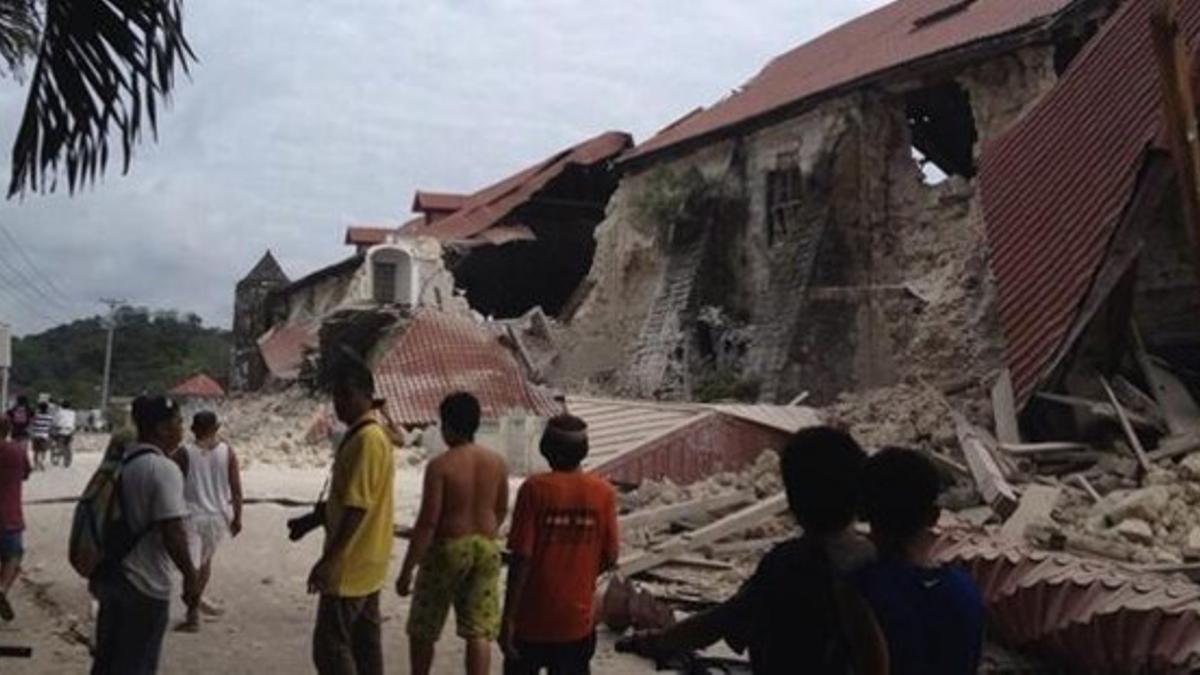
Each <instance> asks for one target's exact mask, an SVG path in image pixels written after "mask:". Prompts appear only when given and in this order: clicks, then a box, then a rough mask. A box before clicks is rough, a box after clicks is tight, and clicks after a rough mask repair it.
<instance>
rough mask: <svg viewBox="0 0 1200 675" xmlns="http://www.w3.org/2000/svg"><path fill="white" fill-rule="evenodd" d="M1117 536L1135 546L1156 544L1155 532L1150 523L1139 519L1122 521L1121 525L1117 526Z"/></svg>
mask: <svg viewBox="0 0 1200 675" xmlns="http://www.w3.org/2000/svg"><path fill="white" fill-rule="evenodd" d="M1117 534H1119V535H1120V536H1122V537H1124V538H1125V539H1127V540H1129V541H1131V542H1133V543H1135V544H1143V545H1146V546H1148V545H1150V544H1152V543H1154V530H1153V529H1151V527H1150V523H1147V522H1146V521H1144V520H1141V519H1139V518H1129V519H1127V520H1122V521H1121V524H1120V525H1117Z"/></svg>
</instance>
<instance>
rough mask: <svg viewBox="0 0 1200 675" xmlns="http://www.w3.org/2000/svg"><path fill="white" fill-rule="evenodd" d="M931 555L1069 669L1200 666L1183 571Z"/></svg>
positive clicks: (1023, 553)
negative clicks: (968, 577) (959, 570)
mask: <svg viewBox="0 0 1200 675" xmlns="http://www.w3.org/2000/svg"><path fill="white" fill-rule="evenodd" d="M1134 1H1137V0H1134ZM932 555H933V557H934V558H935V559H936V560H938V561H940V562H950V563H961V564H963V565H965V566H966V567H967V568H968V570H969V571H970V572H971V574H972V576H974V577H975V581H976V582H977V583H978V584H979V590H980V591H981V592H982V593H983V597H984V601H985V602H986V604H987V611H988V626H989V629H990V630H991V631H994V632H995V635H996V637H998V638H999V639H1000V640H1001V641H1003V642H1004V643H1005V644H1007V645H1009V646H1012V647H1017V648H1020V649H1026V650H1033V651H1035V652H1037V653H1040V654H1045V655H1047V656H1052V657H1054V658H1055V659H1056V660H1058V661H1060V662H1061V663H1063V664H1067V665H1069V666H1070V668H1069V670H1070V672H1077V673H1195V672H1197V669H1200V587H1197V586H1196V584H1194V583H1192V582H1191V581H1189V580H1188V579H1186V578H1185V577H1183V576H1174V577H1167V576H1161V575H1155V574H1147V573H1140V574H1139V573H1136V572H1132V571H1129V570H1128V569H1127V568H1124V567H1122V566H1120V565H1117V564H1114V563H1111V562H1108V561H1102V560H1096V559H1084V558H1080V557H1078V556H1074V555H1071V554H1068V553H1061V552H1045V551H1034V550H1030V549H1029V548H1027V547H1025V546H1023V545H1018V544H1010V543H1005V542H1001V541H997V540H995V539H991V538H988V537H986V536H983V535H975V534H969V533H963V532H958V531H950V532H947V533H945V534H943V535H942V537H941V538H940V539H939V540H938V541H937V542H936V544H935V545H934V548H933V551H932Z"/></svg>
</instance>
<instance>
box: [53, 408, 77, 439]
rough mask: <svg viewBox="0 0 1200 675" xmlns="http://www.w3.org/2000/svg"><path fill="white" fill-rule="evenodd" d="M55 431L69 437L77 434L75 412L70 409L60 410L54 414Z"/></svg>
mask: <svg viewBox="0 0 1200 675" xmlns="http://www.w3.org/2000/svg"><path fill="white" fill-rule="evenodd" d="M54 431H55V432H56V433H60V434H68V435H69V434H73V433H75V411H74V410H71V409H70V408H59V409H58V411H57V412H55V413H54Z"/></svg>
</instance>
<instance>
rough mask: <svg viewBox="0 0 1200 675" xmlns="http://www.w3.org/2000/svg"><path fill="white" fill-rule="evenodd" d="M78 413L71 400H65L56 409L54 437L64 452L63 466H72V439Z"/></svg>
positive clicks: (60, 449)
mask: <svg viewBox="0 0 1200 675" xmlns="http://www.w3.org/2000/svg"><path fill="white" fill-rule="evenodd" d="M75 425H76V415H75V409H74V408H72V407H71V402H70V401H63V402H62V404H61V405H59V406H58V410H55V411H54V430H53V439H54V443H55V445H57V446H58V448H59V451H60V452H61V453H62V459H63V466H71V441H72V439H74V438H75Z"/></svg>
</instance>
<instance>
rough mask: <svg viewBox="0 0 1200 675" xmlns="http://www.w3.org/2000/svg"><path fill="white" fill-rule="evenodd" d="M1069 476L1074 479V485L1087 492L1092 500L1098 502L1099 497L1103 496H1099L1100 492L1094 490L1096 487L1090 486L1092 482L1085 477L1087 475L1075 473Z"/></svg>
mask: <svg viewBox="0 0 1200 675" xmlns="http://www.w3.org/2000/svg"><path fill="white" fill-rule="evenodd" d="M1071 478H1072V479H1073V480H1074V481H1075V484H1076V485H1078V486H1079V487H1081V488H1083V491H1084V492H1086V493H1088V496H1090V497H1091V498H1092V501H1094V502H1099V501H1100V500H1101V499H1104V497H1102V496H1100V493H1099V492H1097V491H1096V488H1094V487H1092V483H1091V481H1089V480H1088V479H1087V476H1084V475H1083V474H1075V475H1074V476H1072V477H1071Z"/></svg>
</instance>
